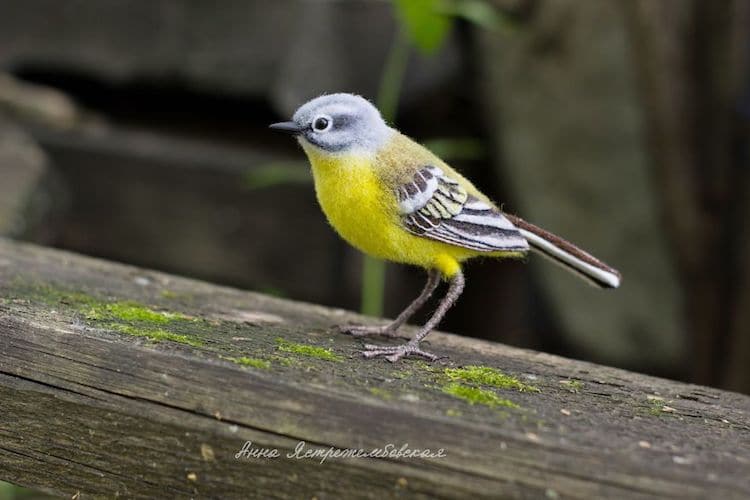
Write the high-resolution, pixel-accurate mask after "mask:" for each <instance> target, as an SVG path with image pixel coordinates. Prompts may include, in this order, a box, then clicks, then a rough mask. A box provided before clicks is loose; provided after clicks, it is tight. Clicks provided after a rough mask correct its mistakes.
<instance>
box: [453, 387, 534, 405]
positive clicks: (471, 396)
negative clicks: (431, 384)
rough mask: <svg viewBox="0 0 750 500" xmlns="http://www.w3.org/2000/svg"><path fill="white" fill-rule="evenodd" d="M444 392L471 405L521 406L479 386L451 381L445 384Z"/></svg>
mask: <svg viewBox="0 0 750 500" xmlns="http://www.w3.org/2000/svg"><path fill="white" fill-rule="evenodd" d="M442 389H443V392H444V393H446V394H450V395H451V396H454V397H456V398H459V399H463V400H464V401H466V402H467V403H469V404H471V405H476V404H479V405H484V406H489V407H491V408H495V407H500V406H502V407H505V408H520V406H518V405H517V404H516V403H514V402H513V401H510V400H508V399H503V398H501V397H500V396H498V395H497V394H495V393H494V392H492V391H489V390H486V389H479V388H477V387H468V386H465V385H461V384H457V383H451V384H448V385H445V386H443V388H442Z"/></svg>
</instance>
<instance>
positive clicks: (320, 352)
mask: <svg viewBox="0 0 750 500" xmlns="http://www.w3.org/2000/svg"><path fill="white" fill-rule="evenodd" d="M276 344H277V345H278V347H277V348H278V350H279V351H282V352H290V353H292V354H297V355H299V356H306V357H309V358H317V359H323V360H325V361H336V362H341V361H343V358H342V357H341V356H339V355H338V354H335V353H334V352H333V351H332V350H331V349H327V348H325V347H317V346H313V345H308V344H297V343H295V342H289V341H288V340H286V339H282V338H281V337H279V338H277V339H276Z"/></svg>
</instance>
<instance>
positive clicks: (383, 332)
mask: <svg viewBox="0 0 750 500" xmlns="http://www.w3.org/2000/svg"><path fill="white" fill-rule="evenodd" d="M337 328H338V330H339V331H340V332H341V333H346V334H349V335H351V336H353V337H367V336H369V335H379V336H381V337H398V335H397V334H396V330H395V329H393V328H390V325H386V326H371V325H339V326H338V327H337Z"/></svg>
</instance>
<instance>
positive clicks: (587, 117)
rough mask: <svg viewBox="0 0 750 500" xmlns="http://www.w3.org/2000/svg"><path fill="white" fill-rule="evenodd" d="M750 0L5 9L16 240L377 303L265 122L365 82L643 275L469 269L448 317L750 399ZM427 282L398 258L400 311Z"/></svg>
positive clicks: (4, 176)
mask: <svg viewBox="0 0 750 500" xmlns="http://www.w3.org/2000/svg"><path fill="white" fill-rule="evenodd" d="M748 5H750V4H748V3H747V2H743V1H741V0H737V1H712V2H706V1H701V0H683V1H680V2H675V1H670V0H628V1H618V0H586V1H573V0H555V1H551V0H547V1H544V0H536V1H535V0H525V1H524V0H517V1H500V0H498V1H494V2H493V1H483V0H454V1H443V2H436V1H432V0H414V1H413V2H408V1H407V2H399V4H398V5H394V4H392V3H391V2H387V1H382V0H350V1H325V2H324V1H312V0H311V1H302V0H276V1H273V2H266V1H250V0H246V1H240V0H236V1H230V0H223V1H218V2H201V1H197V0H196V1H189V0H152V1H148V2H146V1H139V0H97V1H73V0H68V1H65V2H60V1H57V0H28V1H24V2H20V1H7V0H6V1H0V12H1V14H0V176H1V177H0V233H2V234H4V235H6V236H11V237H15V238H19V239H24V240H28V241H34V242H38V243H41V244H45V245H51V246H55V247H59V248H64V249H69V250H73V251H76V252H82V253H86V254H90V255H95V256H99V257H104V258H107V259H112V260H117V261H122V262H128V263H133V264H137V265H141V266H148V267H151V268H156V269H162V270H166V271H169V272H173V273H178V274H183V275H189V276H195V277H199V278H203V279H206V280H210V281H213V282H218V283H225V284H229V285H233V286H238V287H242V288H247V289H253V290H258V291H261V292H264V293H271V294H276V295H280V296H283V297H288V298H291V299H297V300H305V301H310V302H315V303H320V304H325V305H330V306H338V307H345V308H349V309H359V307H360V290H361V280H360V275H361V269H362V258H361V256H360V255H359V254H357V252H356V251H354V250H352V249H350V248H348V247H347V246H346V245H345V244H344V243H342V242H341V241H340V240H339V239H338V238H337V236H336V235H335V234H334V233H333V231H332V230H331V229H330V228H329V227H328V226H327V224H326V222H325V220H324V217H323V215H322V214H321V213H320V210H319V208H318V206H317V203H316V201H315V197H314V192H313V186H312V184H311V179H310V175H309V172H308V168H307V166H306V164H305V162H304V157H303V154H302V152H301V151H300V150H299V148H298V147H297V146H296V144H295V143H294V141H292V140H289V138H288V137H283V136H282V137H279V136H277V135H276V134H273V133H272V132H271V131H269V130H268V129H267V125H268V124H269V123H271V122H274V121H279V120H283V119H287V118H288V117H289V116H290V115H291V113H292V112H293V110H294V109H295V108H296V107H297V106H298V105H300V104H302V103H303V102H305V101H306V100H307V99H309V98H311V97H314V96H317V95H319V94H321V93H323V92H337V91H347V92H356V93H359V94H361V95H363V96H365V97H368V98H370V99H372V100H373V101H375V102H377V103H378V104H379V105H381V107H385V108H387V109H389V110H392V112H387V113H386V114H389V115H392V116H391V120H392V121H393V122H394V123H395V125H396V126H397V127H399V128H400V129H401V130H402V131H403V132H405V133H407V134H408V135H410V136H412V137H414V138H415V139H417V140H419V141H420V142H423V143H426V144H428V145H430V146H431V147H432V148H433V149H434V150H435V151H436V152H438V153H440V154H441V155H443V156H444V157H445V158H446V159H447V160H448V161H449V162H450V163H452V164H453V165H454V166H456V167H457V168H459V169H460V170H461V171H463V172H464V173H466V174H467V175H468V176H469V177H470V178H471V179H473V180H474V181H475V183H476V184H477V185H478V186H479V187H480V188H481V189H482V190H484V191H485V192H486V193H487V194H488V195H489V196H490V197H492V198H493V199H494V200H496V201H497V202H498V203H502V204H503V207H504V208H505V209H506V210H508V211H511V212H514V213H518V214H520V215H522V216H523V217H524V218H527V219H529V220H531V221H533V222H535V223H537V224H539V225H541V226H543V227H545V228H547V229H549V230H551V231H553V232H555V233H558V234H560V235H562V236H563V237H566V238H568V239H570V240H571V241H573V242H575V243H577V244H579V245H581V246H582V247H583V248H585V249H587V250H589V251H590V252H591V253H593V254H595V255H596V256H598V257H600V258H602V259H603V260H605V261H606V262H608V263H609V264H611V265H613V266H615V267H617V268H619V269H620V270H621V271H622V274H623V277H624V280H623V285H622V287H621V288H620V289H619V290H616V291H601V290H597V289H594V288H591V287H589V286H587V285H586V284H585V283H583V282H581V281H578V280H577V279H576V278H574V277H572V276H570V275H568V274H566V273H565V272H563V271H561V270H559V269H557V268H556V267H554V266H553V265H551V264H549V263H548V262H545V261H543V260H542V259H540V258H538V257H532V258H531V259H529V263H528V265H525V264H523V263H519V262H502V261H490V260H486V261H478V262H474V263H472V264H471V265H469V266H468V271H467V280H468V286H467V290H466V293H465V294H464V295H463V297H462V298H461V300H460V302H459V304H458V306H457V307H456V308H455V310H453V311H451V313H449V315H448V317H447V319H446V321H445V322H444V323H443V325H442V328H443V329H446V330H449V331H453V332H456V333H459V334H462V335H468V336H475V337H482V338H488V339H492V340H495V341H499V342H506V343H510V344H514V345H519V346H525V347H529V348H533V349H539V350H544V351H547V352H552V353H559V354H562V355H565V356H569V357H574V358H579V359H588V360H593V361H596V362H601V363H606V364H610V365H616V366H621V367H625V368H629V369H634V370H638V371H644V372H649V373H653V374H658V375H662V376H668V377H672V378H678V379H683V380H689V381H693V382H696V383H701V384H708V385H713V386H718V387H722V388H727V389H733V390H737V391H741V392H746V393H750V287H748V284H749V282H750V259H748V256H750V252H749V251H748V250H749V249H750V248H749V247H750V231H748V229H747V220H748V216H750V203H749V202H748V187H749V186H750V177H749V176H748V170H747V168H746V167H747V161H748V142H747V139H748V113H750V101H749V100H748V96H749V95H750V94H749V93H748V92H749V90H748V88H749V87H748V62H749V61H750V58H749V57H748V54H749V51H748V49H749V48H750V47H749V45H748V42H749V41H750V38H749V37H750V35H749V33H750V32H748V30H747V26H750V16H749V15H748V14H749V11H750V9H749V8H748ZM401 69H403V70H404V74H403V75H401V74H400V70H401ZM396 104H397V105H396ZM423 280H424V276H423V273H422V272H421V271H419V270H416V269H410V268H406V267H402V266H394V265H389V266H388V267H387V280H386V293H385V315H387V316H393V315H395V314H397V312H398V311H399V310H400V309H401V308H402V307H403V306H405V305H406V304H407V303H408V301H409V300H411V298H413V296H415V295H416V294H417V293H418V291H419V289H420V287H421V286H422V283H423Z"/></svg>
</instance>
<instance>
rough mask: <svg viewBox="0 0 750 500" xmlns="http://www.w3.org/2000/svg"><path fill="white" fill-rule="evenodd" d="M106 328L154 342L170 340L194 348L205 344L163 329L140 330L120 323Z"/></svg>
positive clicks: (111, 324) (108, 325) (110, 324)
mask: <svg viewBox="0 0 750 500" xmlns="http://www.w3.org/2000/svg"><path fill="white" fill-rule="evenodd" d="M104 326H106V328H108V329H110V330H114V331H116V332H119V333H125V334H127V335H133V336H134V337H145V338H147V339H149V340H151V341H153V342H161V341H164V340H169V341H170V342H177V343H178V344H186V345H190V346H193V347H200V346H202V345H203V342H201V341H200V340H197V339H192V338H190V337H188V336H187V335H182V334H179V333H172V332H168V331H167V330H164V329H161V328H139V327H137V326H134V325H123V324H120V323H109V324H107V325H104Z"/></svg>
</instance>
